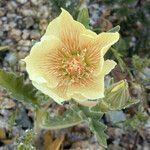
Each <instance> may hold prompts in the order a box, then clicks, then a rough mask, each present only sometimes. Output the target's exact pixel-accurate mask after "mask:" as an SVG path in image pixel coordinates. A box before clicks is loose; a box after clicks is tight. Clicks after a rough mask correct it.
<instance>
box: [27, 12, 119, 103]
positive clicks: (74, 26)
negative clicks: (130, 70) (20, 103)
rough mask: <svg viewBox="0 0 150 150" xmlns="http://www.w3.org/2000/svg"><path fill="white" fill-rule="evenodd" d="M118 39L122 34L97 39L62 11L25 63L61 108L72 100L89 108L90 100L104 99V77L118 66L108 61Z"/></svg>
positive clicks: (37, 83)
mask: <svg viewBox="0 0 150 150" xmlns="http://www.w3.org/2000/svg"><path fill="white" fill-rule="evenodd" d="M118 39H119V34H118V32H115V33H109V32H108V33H106V32H103V33H101V34H98V35H97V34H96V33H94V32H92V31H91V30H88V29H86V28H85V27H84V26H83V25H82V24H81V23H79V22H77V21H75V20H74V19H73V18H72V16H71V15H70V14H69V13H68V12H67V11H66V10H64V9H62V12H61V14H60V15H59V16H58V17H57V18H56V19H54V20H53V21H51V22H50V24H49V25H48V27H47V30H46V33H45V34H44V35H43V37H42V38H41V41H40V42H37V43H36V44H35V45H34V46H33V47H32V49H31V52H30V55H29V56H27V57H26V58H25V59H24V61H25V62H26V70H27V72H28V74H29V78H30V79H31V80H32V83H33V85H34V86H35V87H36V88H37V89H39V90H40V91H42V92H43V93H45V94H46V95H49V96H50V97H51V98H53V100H54V101H56V102H57V103H59V104H61V103H62V102H64V101H66V100H70V99H74V100H76V101H78V102H79V103H83V102H85V104H88V101H87V100H96V99H98V98H102V97H104V76H105V75H106V74H108V73H109V72H110V71H111V70H112V69H113V68H114V67H115V65H116V63H115V62H114V61H113V60H106V61H104V55H105V53H106V52H107V50H108V49H109V48H110V46H111V45H113V44H114V43H116V42H117V41H118ZM88 105H89V104H88ZM91 105H93V104H91Z"/></svg>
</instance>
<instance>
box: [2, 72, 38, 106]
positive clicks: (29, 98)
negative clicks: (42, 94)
mask: <svg viewBox="0 0 150 150" xmlns="http://www.w3.org/2000/svg"><path fill="white" fill-rule="evenodd" d="M0 86H1V87H3V88H5V89H6V90H7V91H8V92H10V94H11V96H12V97H13V98H15V99H16V100H18V101H20V102H22V103H25V104H26V105H27V106H30V107H33V108H36V107H38V106H39V102H38V100H37V98H36V96H35V93H36V91H35V89H34V87H33V86H32V84H25V83H24V81H23V76H19V77H18V76H16V75H15V74H13V73H9V72H6V71H4V70H0Z"/></svg>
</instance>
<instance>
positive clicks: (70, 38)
mask: <svg viewBox="0 0 150 150" xmlns="http://www.w3.org/2000/svg"><path fill="white" fill-rule="evenodd" d="M84 30H85V27H84V26H83V25H82V24H81V23H79V22H77V21H75V20H74V19H73V18H72V16H71V15H70V14H69V13H68V12H67V11H66V10H64V9H62V12H61V14H60V15H59V16H58V17H57V18H56V19H54V20H53V21H51V22H50V23H49V25H48V27H47V30H46V33H45V35H54V36H56V37H58V38H59V39H60V40H61V41H62V42H63V43H64V44H66V46H68V48H72V49H73V48H74V49H75V48H76V49H77V48H78V46H79V44H78V43H79V35H80V34H81V33H82V32H83V31H84Z"/></svg>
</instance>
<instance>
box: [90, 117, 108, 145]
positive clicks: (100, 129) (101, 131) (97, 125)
mask: <svg viewBox="0 0 150 150" xmlns="http://www.w3.org/2000/svg"><path fill="white" fill-rule="evenodd" d="M89 126H90V129H91V131H92V132H93V133H94V134H95V135H96V137H97V140H98V142H99V143H100V144H101V145H102V146H103V147H105V148H107V135H106V134H105V130H106V128H107V126H105V125H104V124H103V123H102V122H99V121H98V120H94V119H90V120H89Z"/></svg>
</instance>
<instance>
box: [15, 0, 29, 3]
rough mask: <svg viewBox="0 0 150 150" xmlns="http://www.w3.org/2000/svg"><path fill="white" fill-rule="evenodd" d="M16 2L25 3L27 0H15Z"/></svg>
mask: <svg viewBox="0 0 150 150" xmlns="http://www.w3.org/2000/svg"><path fill="white" fill-rule="evenodd" d="M17 2H18V3H20V4H25V3H26V2H27V0H17Z"/></svg>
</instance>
